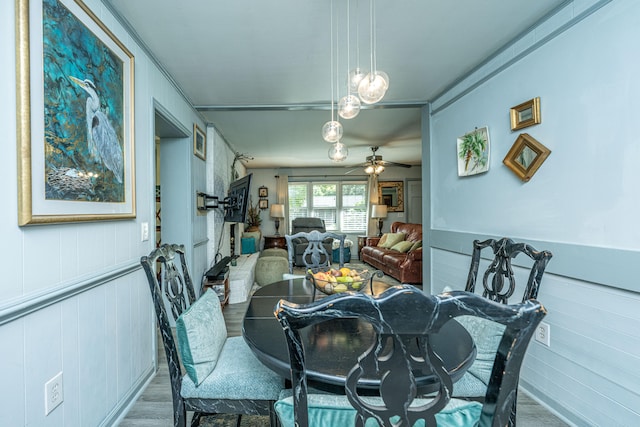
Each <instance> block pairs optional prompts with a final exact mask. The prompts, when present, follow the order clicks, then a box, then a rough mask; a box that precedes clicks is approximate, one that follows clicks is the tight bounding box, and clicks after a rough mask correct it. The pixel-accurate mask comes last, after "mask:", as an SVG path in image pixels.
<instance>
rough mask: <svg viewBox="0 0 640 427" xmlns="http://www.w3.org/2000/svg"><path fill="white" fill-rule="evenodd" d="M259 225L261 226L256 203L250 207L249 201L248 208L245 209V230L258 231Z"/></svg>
mask: <svg viewBox="0 0 640 427" xmlns="http://www.w3.org/2000/svg"><path fill="white" fill-rule="evenodd" d="M260 224H262V218H260V208H259V207H258V203H256V204H255V205H252V204H251V199H249V208H248V209H247V222H246V224H245V225H246V227H245V230H247V231H258V230H260Z"/></svg>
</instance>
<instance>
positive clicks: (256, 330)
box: [242, 279, 476, 393]
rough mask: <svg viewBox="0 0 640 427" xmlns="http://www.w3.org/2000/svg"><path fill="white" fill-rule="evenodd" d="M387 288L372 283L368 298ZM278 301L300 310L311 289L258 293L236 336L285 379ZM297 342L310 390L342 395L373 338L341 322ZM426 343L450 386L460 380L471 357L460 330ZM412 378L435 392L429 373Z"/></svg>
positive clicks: (279, 287)
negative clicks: (449, 378)
mask: <svg viewBox="0 0 640 427" xmlns="http://www.w3.org/2000/svg"><path fill="white" fill-rule="evenodd" d="M387 287H388V285H386V284H383V283H374V293H375V294H377V293H379V292H382V291H383V290H384V289H386V288H387ZM367 292H368V290H367ZM318 295H323V294H322V293H320V292H318V293H317V294H316V298H318ZM280 299H285V300H287V301H292V302H296V303H300V304H303V303H309V302H311V301H312V299H313V285H312V284H311V283H308V282H306V281H305V280H304V279H294V280H283V281H280V282H276V283H272V284H270V285H266V286H264V287H262V288H260V289H258V290H257V291H256V292H255V294H254V295H253V297H252V298H251V301H250V302H249V307H248V308H247V313H246V314H245V318H244V322H243V327H242V334H243V336H244V339H245V341H246V342H247V344H248V345H249V347H250V348H251V349H252V351H253V352H254V354H255V355H256V356H257V357H258V359H259V360H260V361H261V362H262V363H264V364H265V365H266V366H268V367H269V368H270V369H272V370H273V371H275V372H277V373H278V374H280V375H282V376H283V377H285V378H289V377H290V375H291V373H290V370H289V354H288V350H287V344H286V340H285V337H284V333H283V332H282V327H281V326H280V323H278V320H277V319H276V318H275V316H274V314H273V312H274V307H275V305H276V303H277V302H278V301H279V300H280ZM305 332H306V333H305ZM301 336H302V339H303V345H304V347H305V357H306V359H307V379H308V381H309V383H310V384H311V385H312V386H313V387H316V388H325V389H328V390H331V391H336V390H342V391H344V382H345V377H346V375H347V373H348V372H349V370H350V369H351V367H352V366H353V365H354V360H356V358H357V356H359V355H360V354H361V353H362V352H364V350H365V349H366V348H368V347H369V346H370V344H371V342H372V340H373V336H374V332H373V330H372V328H371V326H370V325H369V324H368V323H366V322H363V321H360V320H359V319H341V320H333V321H328V322H324V323H322V324H319V325H315V326H314V327H310V328H305V329H303V330H302V331H301ZM431 340H432V342H433V343H434V348H435V349H436V353H437V354H438V355H439V356H440V357H441V358H442V360H443V361H444V362H445V367H446V368H447V370H449V371H450V372H454V373H455V374H456V375H454V380H455V379H458V378H460V377H462V375H463V374H464V373H465V372H466V370H467V369H468V367H469V366H470V365H471V364H472V363H473V361H474V359H475V355H476V350H475V345H474V344H473V340H472V339H471V336H470V335H469V333H468V332H467V331H466V330H465V329H464V327H463V326H462V325H460V324H459V323H458V322H456V321H450V322H448V323H447V324H446V325H445V326H444V327H443V328H442V330H441V331H440V332H439V333H438V334H435V335H433V336H432V337H431ZM416 377H418V384H419V386H420V392H421V393H427V392H431V391H435V390H436V389H437V384H436V383H435V381H434V376H433V375H432V374H431V373H429V372H423V373H416ZM336 386H337V387H336ZM359 386H360V387H361V388H362V389H377V387H378V386H379V379H377V378H363V379H361V381H360V383H359Z"/></svg>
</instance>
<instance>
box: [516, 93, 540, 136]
mask: <svg viewBox="0 0 640 427" xmlns="http://www.w3.org/2000/svg"><path fill="white" fill-rule="evenodd" d="M540 121H541V119H540V97H537V98H533V99H530V100H528V101H526V102H523V103H522V104H520V105H516V106H515V107H513V108H511V130H518V129H522V128H526V127H529V126H533V125H537V124H539V123H540Z"/></svg>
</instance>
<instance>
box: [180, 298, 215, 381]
mask: <svg viewBox="0 0 640 427" xmlns="http://www.w3.org/2000/svg"><path fill="white" fill-rule="evenodd" d="M176 335H177V338H178V348H179V350H180V356H181V358H182V363H183V365H184V369H185V371H187V375H189V377H190V378H191V380H193V382H194V383H195V384H200V383H201V382H202V381H203V380H204V379H205V378H206V377H207V376H208V375H209V374H210V373H211V371H213V369H214V368H215V366H216V363H217V361H218V355H219V354H220V351H221V350H222V346H223V345H224V342H225V340H226V339H227V328H226V326H225V324H224V317H222V309H221V308H220V299H219V298H218V295H217V294H216V293H215V292H214V291H211V290H210V291H207V292H205V294H204V295H202V296H201V297H200V298H199V299H197V300H196V302H195V303H193V305H192V306H191V307H189V309H188V310H187V311H185V312H184V313H182V314H181V315H180V316H179V317H178V318H177V319H176Z"/></svg>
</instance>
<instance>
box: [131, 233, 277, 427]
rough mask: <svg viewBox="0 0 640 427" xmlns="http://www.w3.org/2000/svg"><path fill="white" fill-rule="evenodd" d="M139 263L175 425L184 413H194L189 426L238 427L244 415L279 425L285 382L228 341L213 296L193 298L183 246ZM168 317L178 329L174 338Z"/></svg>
mask: <svg viewBox="0 0 640 427" xmlns="http://www.w3.org/2000/svg"><path fill="white" fill-rule="evenodd" d="M177 258H179V260H180V262H179V264H178V262H177ZM140 263H141V264H142V267H143V269H144V271H145V273H146V276H147V280H148V282H149V288H150V290H151V296H152V299H153V303H154V307H155V312H156V317H157V320H158V327H159V328H160V333H161V335H162V342H163V345H164V350H165V354H166V358H167V364H168V366H169V376H170V380H171V394H172V398H173V420H174V426H176V427H178V426H180V427H183V426H185V425H186V422H187V411H193V412H194V414H193V417H192V422H191V425H192V426H198V425H199V424H200V420H201V418H202V417H206V416H209V415H213V414H220V413H223V414H237V415H238V419H237V423H238V426H239V425H240V418H241V415H243V414H244V415H269V416H270V421H271V425H272V426H277V425H278V420H277V417H276V415H275V412H274V410H273V405H274V402H275V401H276V399H277V398H278V397H279V395H280V392H281V391H282V390H283V388H284V379H283V378H281V377H279V376H278V375H277V374H275V373H274V372H272V371H271V370H269V369H268V368H266V367H265V366H264V365H263V364H262V363H261V362H260V361H259V360H258V359H257V358H256V357H255V356H254V355H253V353H252V352H251V350H250V349H249V347H248V346H247V344H246V343H245V342H244V339H243V338H242V337H240V336H239V337H227V329H226V326H225V323H224V317H223V316H222V308H221V304H220V300H219V298H218V296H217V294H216V293H215V292H214V291H212V290H209V291H206V292H205V293H204V294H203V295H201V296H200V298H197V299H196V295H195V292H194V288H193V283H192V281H191V275H190V274H189V269H188V267H187V262H186V258H185V250H184V246H183V245H175V244H172V245H171V244H164V245H162V246H161V247H159V248H158V249H155V250H153V251H152V252H151V253H150V254H149V255H148V256H143V257H142V258H141V259H140ZM169 312H170V313H171V316H172V317H173V319H174V320H175V324H176V328H175V329H176V331H175V335H176V336H175V337H174V333H173V331H172V328H171V325H170V323H169ZM176 340H177V341H178V345H177V346H176ZM181 365H182V366H184V368H185V371H186V374H184V375H183V372H182V368H181Z"/></svg>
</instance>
